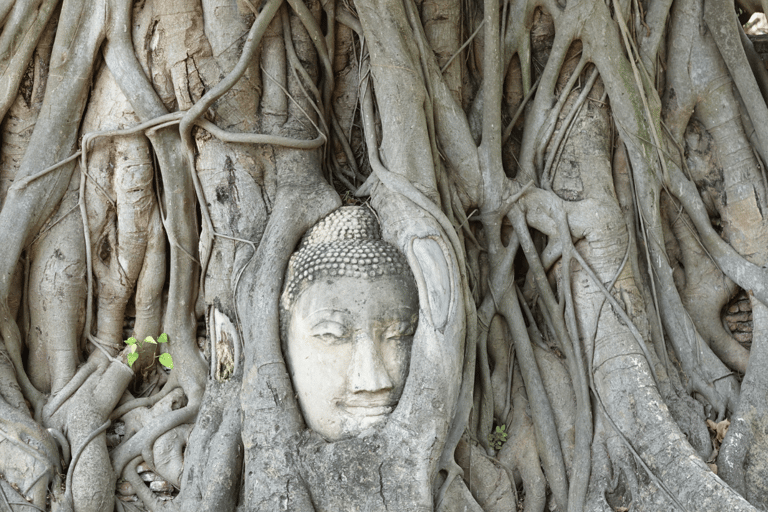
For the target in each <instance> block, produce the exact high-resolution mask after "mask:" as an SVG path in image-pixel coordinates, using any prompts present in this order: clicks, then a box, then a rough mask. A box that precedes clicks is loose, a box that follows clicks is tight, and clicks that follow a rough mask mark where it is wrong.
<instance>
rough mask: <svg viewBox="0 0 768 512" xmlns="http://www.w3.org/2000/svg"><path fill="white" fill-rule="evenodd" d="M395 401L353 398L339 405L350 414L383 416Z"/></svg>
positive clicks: (394, 404) (390, 410)
mask: <svg viewBox="0 0 768 512" xmlns="http://www.w3.org/2000/svg"><path fill="white" fill-rule="evenodd" d="M396 405H397V402H392V401H389V400H354V401H349V402H341V403H339V406H340V407H341V408H342V409H344V410H345V411H346V412H347V413H349V414H351V415H352V416H384V415H385V414H390V413H391V412H392V411H393V410H394V408H395V406H396Z"/></svg>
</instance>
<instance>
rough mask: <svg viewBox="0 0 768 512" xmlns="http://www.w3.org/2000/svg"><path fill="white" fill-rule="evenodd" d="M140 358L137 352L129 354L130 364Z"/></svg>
mask: <svg viewBox="0 0 768 512" xmlns="http://www.w3.org/2000/svg"><path fill="white" fill-rule="evenodd" d="M138 358H139V354H136V353H135V352H134V353H132V354H128V366H133V363H135V362H136V360H137V359H138Z"/></svg>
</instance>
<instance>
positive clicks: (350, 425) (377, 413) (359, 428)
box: [341, 406, 394, 438]
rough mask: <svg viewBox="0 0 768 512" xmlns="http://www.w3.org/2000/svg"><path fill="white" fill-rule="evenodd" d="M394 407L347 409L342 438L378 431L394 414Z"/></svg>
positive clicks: (345, 409)
mask: <svg viewBox="0 0 768 512" xmlns="http://www.w3.org/2000/svg"><path fill="white" fill-rule="evenodd" d="M393 410H394V406H378V407H345V408H344V416H345V418H344V421H343V422H342V424H343V432H342V436H341V437H342V438H350V437H356V436H359V435H360V434H363V433H364V432H366V431H370V430H372V429H378V428H380V427H381V426H383V425H384V423H385V422H386V421H387V419H388V418H389V417H390V415H391V414H392V411H393Z"/></svg>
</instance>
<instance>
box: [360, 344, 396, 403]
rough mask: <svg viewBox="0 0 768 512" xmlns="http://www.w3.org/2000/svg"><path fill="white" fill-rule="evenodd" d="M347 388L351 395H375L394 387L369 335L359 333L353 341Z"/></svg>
mask: <svg viewBox="0 0 768 512" xmlns="http://www.w3.org/2000/svg"><path fill="white" fill-rule="evenodd" d="M349 386H350V389H351V391H352V392H353V393H362V392H369V393H375V392H377V391H385V390H388V389H392V387H394V385H393V384H392V380H391V379H390V378H389V373H387V368H386V366H385V364H384V359H383V358H382V356H381V351H380V350H379V347H378V346H377V343H376V342H374V340H373V338H372V337H371V336H370V334H367V333H359V334H358V335H357V337H356V339H355V346H354V348H353V353H352V364H351V366H350V369H349Z"/></svg>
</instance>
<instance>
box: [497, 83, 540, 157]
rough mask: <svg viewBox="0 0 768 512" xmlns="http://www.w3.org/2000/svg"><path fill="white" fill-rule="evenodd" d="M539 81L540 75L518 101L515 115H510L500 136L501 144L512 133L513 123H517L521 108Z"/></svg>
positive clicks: (534, 90) (526, 102)
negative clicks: (510, 118)
mask: <svg viewBox="0 0 768 512" xmlns="http://www.w3.org/2000/svg"><path fill="white" fill-rule="evenodd" d="M539 82H541V76H539V78H537V79H536V82H534V84H533V85H532V86H531V90H529V91H528V94H526V95H525V98H523V101H521V102H520V106H519V107H517V110H516V111H515V115H514V116H512V120H511V121H510V122H509V124H508V125H507V127H506V128H504V133H503V134H502V136H501V143H502V144H505V143H506V142H507V141H508V140H509V137H510V135H512V129H513V128H514V127H515V124H517V120H518V119H519V118H520V115H521V114H522V113H523V110H525V106H526V105H527V104H528V101H529V100H530V99H531V98H533V93H535V92H536V88H537V87H538V86H539Z"/></svg>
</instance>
